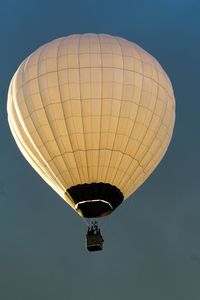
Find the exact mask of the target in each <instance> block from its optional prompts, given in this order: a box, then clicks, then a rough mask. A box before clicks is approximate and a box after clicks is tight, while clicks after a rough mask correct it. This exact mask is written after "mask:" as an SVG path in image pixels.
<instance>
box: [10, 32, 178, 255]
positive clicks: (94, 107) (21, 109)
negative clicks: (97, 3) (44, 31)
mask: <svg viewBox="0 0 200 300" xmlns="http://www.w3.org/2000/svg"><path fill="white" fill-rule="evenodd" d="M7 110H8V122H9V126H10V129H11V132H12V134H13V137H14V139H15V141H16V143H17V145H18V147H19V149H20V151H21V152H22V154H23V155H24V157H25V158H26V159H27V161H28V162H29V163H30V165H31V166H32V167H33V168H34V169H35V170H36V171H37V172H38V174H39V175H40V176H41V177H42V178H43V179H44V180H45V181H46V182H47V183H48V184H49V185H50V186H51V187H52V188H53V189H54V190H55V191H56V192H57V193H58V194H59V195H60V196H61V197H62V198H63V199H64V200H65V201H66V202H67V203H68V204H69V205H70V206H71V207H72V208H73V209H74V210H75V211H76V212H77V213H78V214H79V215H80V216H81V217H84V218H99V217H103V216H107V215H109V214H111V213H112V212H113V211H114V210H115V209H116V208H117V207H118V206H119V205H120V204H121V203H122V201H125V200H126V199H127V198H128V197H129V196H130V195H131V194H132V193H133V192H134V191H135V190H136V189H137V188H138V187H139V186H140V185H141V184H142V183H143V182H144V181H145V180H146V179H147V178H148V177H149V176H150V174H151V173H152V171H153V170H154V169H155V167H156V166H157V165H158V163H159V162H160V161H161V159H162V157H163V156H164V154H165V152H166V150H167V148H168V145H169V143H170V140H171V137H172V132H173V127H174V121H175V99H174V94H173V89H172V85H171V83H170V80H169V78H168V76H167V75H166V73H165V71H164V70H163V69H162V67H161V66H160V64H159V63H158V61H157V60H156V59H155V58H154V57H152V56H151V55H150V54H148V53H147V52H146V51H145V50H143V49H142V48H140V47H139V46H138V45H136V44H135V43H133V42H130V41H127V40H125V39H123V38H120V37H115V36H111V35H106V34H82V35H78V34H77V35H70V36H67V37H63V38H59V39H56V40H53V41H51V42H49V43H47V44H45V45H43V46H42V47H40V48H39V49H37V50H36V51H35V52H33V53H32V54H31V55H30V56H29V57H28V58H26V59H25V60H24V61H23V62H22V63H21V65H20V66H19V68H18V69H17V71H16V73H15V74H14V76H13V78H12V81H11V83H10V87H9V92H8V104H7ZM87 241H88V244H87V245H88V250H101V249H102V244H103V238H102V236H101V233H100V231H99V229H98V225H97V223H96V222H94V223H92V225H91V226H90V227H89V229H88V234H87Z"/></svg>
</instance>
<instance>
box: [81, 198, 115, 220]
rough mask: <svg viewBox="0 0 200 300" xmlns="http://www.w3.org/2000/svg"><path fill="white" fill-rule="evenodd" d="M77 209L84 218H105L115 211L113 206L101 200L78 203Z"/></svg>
mask: <svg viewBox="0 0 200 300" xmlns="http://www.w3.org/2000/svg"><path fill="white" fill-rule="evenodd" d="M75 209H76V211H77V212H78V213H79V214H80V215H82V216H83V217H84V218H98V217H104V216H107V215H109V214H111V212H112V211H113V207H112V206H111V204H110V203H109V202H107V201H105V200H101V199H95V200H87V201H81V202H78V203H77V204H76V205H75Z"/></svg>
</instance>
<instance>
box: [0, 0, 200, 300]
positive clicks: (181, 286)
mask: <svg viewBox="0 0 200 300" xmlns="http://www.w3.org/2000/svg"><path fill="white" fill-rule="evenodd" d="M86 32H95V33H108V34H112V35H117V36H121V37H123V38H126V39H129V40H130V41H134V42H136V43H138V44H139V45H140V46H142V47H143V48H144V49H145V50H147V51H148V52H150V53H151V54H152V55H153V56H155V57H156V58H157V59H158V61H159V62H160V63H161V65H162V66H163V67H164V69H165V70H166V72H167V73H168V75H169V77H170V79H171V81H172V84H173V87H174V92H175V96H176V103H177V118H176V125H175V131H174V135H173V140H172V143H171V145H170V147H169V150H168V152H167V154H166V156H165V158H164V159H163V161H162V162H161V164H160V165H159V167H158V168H157V169H156V171H155V172H154V173H153V174H152V176H151V177H150V178H149V180H148V181H147V182H146V183H145V184H144V185H143V186H142V187H141V188H140V189H139V190H138V191H137V192H136V193H135V194H134V195H133V196H132V197H130V199H129V200H128V201H127V202H126V203H125V204H123V205H121V206H120V207H119V209H118V210H117V211H116V212H115V213H113V215H112V216H110V217H109V218H108V219H107V220H105V222H104V224H103V225H102V230H103V233H104V238H105V247H104V251H103V252H102V253H98V252H97V253H89V252H87V251H86V250H85V249H84V236H85V232H86V229H87V228H86V226H85V224H84V223H83V222H82V220H81V218H79V217H78V215H77V214H75V213H74V212H73V211H72V210H71V209H70V207H69V206H67V205H66V204H65V202H64V201H63V200H62V199H61V198H59V196H58V195H57V194H56V193H55V192H53V191H52V190H51V189H50V187H49V186H47V185H46V183H45V182H43V181H42V179H41V178H40V177H39V176H38V175H37V174H36V172H35V171H34V170H32V168H31V167H30V166H29V164H28V163H27V162H26V161H25V159H24V158H23V157H22V155H21V153H20V152H19V150H18V148H17V147H16V144H15V142H14V140H13V138H12V136H11V133H10V130H9V127H8V124H7V113H6V102H7V90H8V86H9V82H10V80H11V77H12V75H13V73H14V72H15V70H16V68H17V67H18V65H19V64H20V62H21V61H22V60H23V59H24V58H25V57H26V56H28V55H29V54H30V53H31V52H32V51H34V50H35V49H36V48H37V47H39V46H40V45H42V44H44V43H46V42H48V41H50V40H53V39H54V38H57V37H61V36H65V35H69V34H73V33H86ZM0 42H1V43H0V137H1V142H0V154H1V155H0V299H2V300H13V299H14V300H36V299H37V300H64V299H65V300H74V299H87V300H94V299H95V300H100V299H108V300H121V299H125V300H126V299H127V300H129V299H135V300H198V299H200V217H199V216H200V175H199V167H200V158H199V153H200V138H199V137H200V133H199V129H200V101H199V88H200V83H199V79H200V2H199V0H196V1H195V0H180V1H179V0H168V1H164V0H154V1H152V0H137V1H136V0H121V1H119V0H98V1H97V0H65V1H61V0H57V1H51V0H40V1H39V0H26V1H25V0H1V2H0Z"/></svg>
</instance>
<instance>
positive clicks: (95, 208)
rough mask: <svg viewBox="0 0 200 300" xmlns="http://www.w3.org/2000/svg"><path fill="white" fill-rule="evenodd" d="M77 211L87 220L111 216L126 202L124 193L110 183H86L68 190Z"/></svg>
mask: <svg viewBox="0 0 200 300" xmlns="http://www.w3.org/2000/svg"><path fill="white" fill-rule="evenodd" d="M67 193H69V194H70V196H71V198H72V200H73V202H74V207H75V209H76V211H77V212H78V213H79V214H80V215H81V216H83V217H86V218H97V217H104V216H106V215H109V214H111V213H112V212H113V210H114V209H116V208H117V207H118V206H119V205H120V204H121V202H122V201H123V200H124V196H123V194H122V192H121V191H120V190H119V189H118V188H117V187H116V186H114V185H111V184H109V183H103V182H99V183H85V184H78V185H76V186H72V187H70V188H69V189H67Z"/></svg>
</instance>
